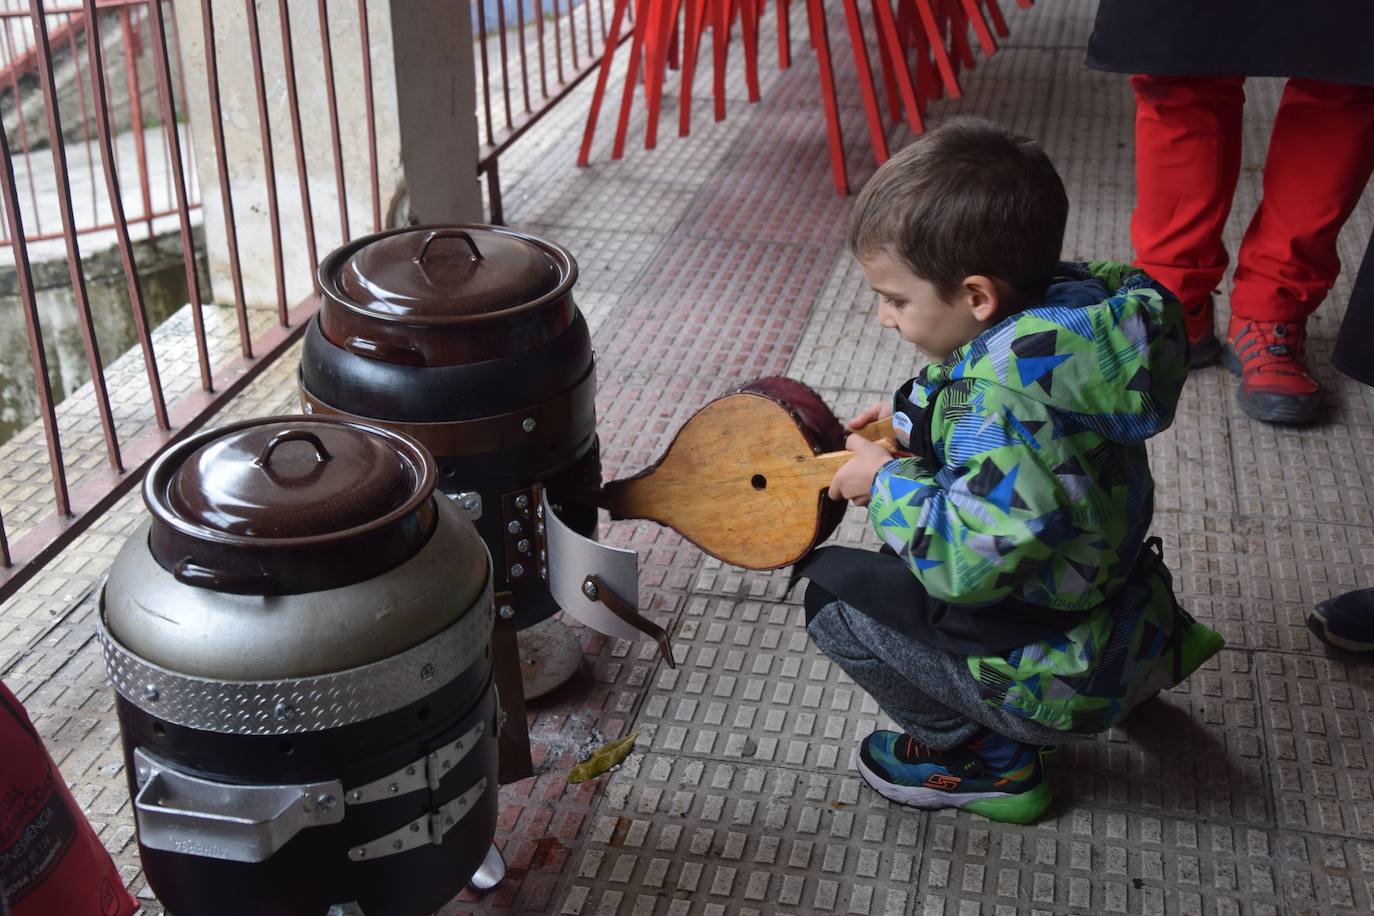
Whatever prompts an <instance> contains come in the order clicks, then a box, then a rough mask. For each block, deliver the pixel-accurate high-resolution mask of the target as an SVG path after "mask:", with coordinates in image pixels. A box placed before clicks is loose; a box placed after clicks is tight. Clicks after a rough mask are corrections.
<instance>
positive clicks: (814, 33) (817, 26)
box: [806, 0, 849, 194]
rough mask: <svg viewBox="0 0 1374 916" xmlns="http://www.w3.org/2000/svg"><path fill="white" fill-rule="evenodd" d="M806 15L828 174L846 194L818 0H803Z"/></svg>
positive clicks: (832, 77)
mask: <svg viewBox="0 0 1374 916" xmlns="http://www.w3.org/2000/svg"><path fill="white" fill-rule="evenodd" d="M806 18H807V24H808V25H809V26H810V29H809V31H810V33H811V46H812V47H813V48H815V49H816V63H817V66H818V67H819V69H820V71H821V103H822V105H823V106H824V108H825V127H826V133H827V134H828V135H829V138H830V174H831V177H833V178H834V179H835V190H836V191H838V192H839V193H841V194H848V193H849V175H848V172H847V171H846V169H845V164H844V132H843V130H841V128H840V111H839V104H838V103H837V101H836V99H835V73H834V70H833V69H832V68H831V65H830V34H829V29H828V28H827V27H826V22H825V8H824V7H823V6H822V5H821V0H806Z"/></svg>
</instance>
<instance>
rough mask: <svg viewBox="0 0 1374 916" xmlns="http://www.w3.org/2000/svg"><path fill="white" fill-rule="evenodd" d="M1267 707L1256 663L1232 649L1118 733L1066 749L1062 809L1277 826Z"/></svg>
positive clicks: (1138, 713) (1070, 742)
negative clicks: (1091, 808)
mask: <svg viewBox="0 0 1374 916" xmlns="http://www.w3.org/2000/svg"><path fill="white" fill-rule="evenodd" d="M1260 705H1261V700H1260V689H1259V686H1258V685H1257V683H1256V675H1255V672H1254V670H1253V664H1252V662H1251V659H1250V656H1249V655H1248V654H1247V653H1243V652H1239V651H1233V650H1223V652H1222V653H1221V655H1219V656H1218V657H1217V658H1215V659H1213V660H1212V661H1210V662H1208V663H1207V664H1206V665H1205V666H1204V667H1203V668H1202V669H1201V670H1199V671H1198V672H1197V673H1196V674H1194V675H1193V677H1191V678H1190V679H1189V680H1188V681H1186V682H1185V683H1183V684H1182V685H1180V686H1179V687H1176V688H1174V689H1173V690H1169V691H1165V692H1163V693H1161V694H1160V695H1159V696H1158V697H1157V698H1156V699H1154V700H1151V701H1149V702H1147V703H1145V704H1143V705H1141V706H1140V707H1139V708H1138V709H1137V711H1136V712H1134V713H1132V715H1131V716H1129V717H1128V718H1127V719H1126V720H1125V722H1124V723H1123V724H1122V725H1121V726H1119V727H1118V728H1116V729H1113V730H1112V731H1111V732H1109V733H1107V734H1104V735H1099V736H1097V737H1096V738H1095V739H1092V740H1089V741H1081V740H1080V741H1073V740H1067V741H1065V742H1064V744H1063V745H1062V747H1061V752H1060V764H1059V767H1058V772H1059V776H1058V794H1057V797H1058V799H1059V803H1060V804H1061V805H1075V806H1083V805H1088V806H1108V807H1113V808H1120V809H1123V810H1129V811H1131V812H1133V813H1136V812H1145V813H1151V814H1163V815H1171V816H1181V817H1201V818H1203V819H1206V820H1210V821H1212V822H1215V823H1222V822H1234V823H1238V824H1250V825H1256V826H1261V827H1267V826H1272V825H1273V824H1274V813H1273V811H1272V808H1273V804H1272V802H1271V800H1270V791H1269V779H1268V776H1269V774H1268V772H1267V770H1268V764H1267V761H1266V752H1265V741H1264V731H1263V724H1262V722H1261V712H1260Z"/></svg>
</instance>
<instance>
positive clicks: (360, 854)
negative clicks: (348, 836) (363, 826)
mask: <svg viewBox="0 0 1374 916" xmlns="http://www.w3.org/2000/svg"><path fill="white" fill-rule="evenodd" d="M366 855H367V848H366V847H364V848H362V849H359V850H358V858H360V859H361V858H363V857H364V856H366Z"/></svg>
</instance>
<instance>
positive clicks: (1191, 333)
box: [1183, 295, 1223, 369]
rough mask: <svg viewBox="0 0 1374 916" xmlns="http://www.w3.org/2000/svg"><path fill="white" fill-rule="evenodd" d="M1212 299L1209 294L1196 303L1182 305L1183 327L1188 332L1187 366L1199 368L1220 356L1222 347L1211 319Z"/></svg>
mask: <svg viewBox="0 0 1374 916" xmlns="http://www.w3.org/2000/svg"><path fill="white" fill-rule="evenodd" d="M1212 306H1213V300H1212V297H1211V296H1210V295H1209V296H1208V297H1207V298H1206V299H1204V300H1202V301H1201V302H1199V303H1197V304H1196V305H1187V304H1184V306H1183V329H1184V331H1185V332H1186V333H1187V334H1188V368H1189V369H1201V368H1203V367H1204V366H1210V365H1212V364H1213V363H1215V362H1216V361H1217V360H1219V359H1220V358H1221V352H1222V350H1223V347H1222V345H1221V341H1220V340H1218V339H1217V332H1216V330H1215V326H1214V322H1213V320H1212Z"/></svg>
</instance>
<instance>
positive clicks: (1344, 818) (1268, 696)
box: [1255, 653, 1374, 840]
mask: <svg viewBox="0 0 1374 916" xmlns="http://www.w3.org/2000/svg"><path fill="white" fill-rule="evenodd" d="M1255 667H1256V672H1257V676H1258V678H1259V682H1260V683H1259V688H1260V698H1261V704H1262V706H1263V710H1264V719H1265V730H1266V732H1267V736H1268V745H1269V748H1268V755H1269V757H1270V759H1271V761H1272V763H1271V767H1270V778H1271V780H1272V790H1273V793H1274V796H1275V799H1276V801H1277V816H1278V824H1279V826H1280V827H1281V828H1284V829H1290V830H1303V831H1308V832H1312V833H1321V834H1330V835H1339V836H1346V837H1352V838H1355V839H1362V840H1368V839H1371V838H1374V782H1371V770H1370V765H1371V761H1374V718H1371V712H1372V711H1374V669H1371V668H1370V667H1369V666H1368V665H1365V664H1361V663H1360V662H1347V661H1345V660H1342V659H1337V658H1309V657H1305V656H1298V655H1280V654H1276V653H1257V654H1256V655H1255Z"/></svg>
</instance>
